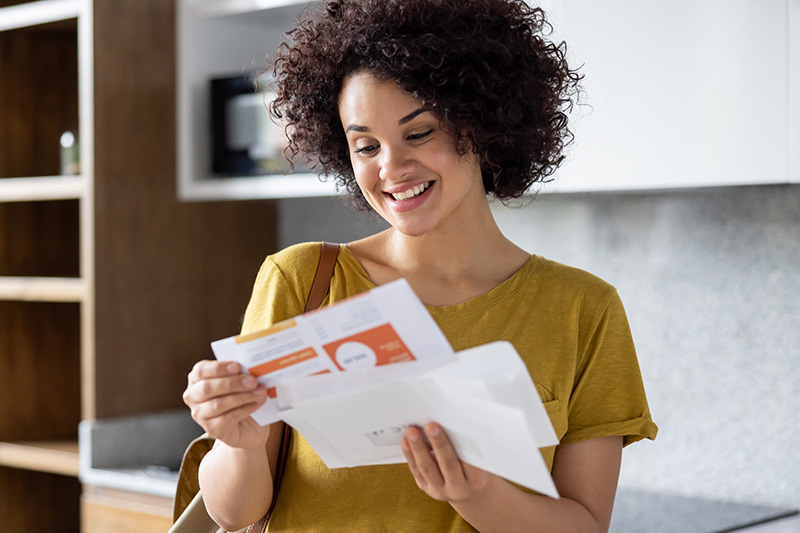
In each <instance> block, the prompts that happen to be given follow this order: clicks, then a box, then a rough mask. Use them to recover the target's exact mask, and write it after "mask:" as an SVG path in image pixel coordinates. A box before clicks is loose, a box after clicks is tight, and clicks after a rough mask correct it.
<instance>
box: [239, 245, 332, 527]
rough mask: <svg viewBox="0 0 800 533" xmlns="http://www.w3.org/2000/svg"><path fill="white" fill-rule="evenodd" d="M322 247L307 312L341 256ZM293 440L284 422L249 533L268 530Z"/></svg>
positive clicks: (322, 292) (320, 295)
mask: <svg viewBox="0 0 800 533" xmlns="http://www.w3.org/2000/svg"><path fill="white" fill-rule="evenodd" d="M321 248H322V250H321V251H320V256H319V264H318V265H317V272H316V274H314V281H313V283H311V291H310V292H309V294H308V300H306V308H305V312H306V313H307V312H308V311H313V310H314V309H317V308H318V307H319V306H320V305H322V301H323V300H324V299H325V295H326V294H328V291H329V290H330V286H331V278H332V277H333V269H334V267H335V266H336V258H337V257H338V256H339V245H338V244H334V243H330V242H323V243H321ZM291 440H292V428H290V427H289V426H287V425H286V424H284V425H283V437H282V440H281V451H280V453H279V454H278V467H277V469H276V471H275V479H274V480H273V484H272V502H271V503H270V504H269V510H268V511H267V514H265V515H264V516H263V518H261V520H259V521H258V522H256V523H255V524H253V525H251V526H250V527H248V528H247V533H264V532H265V531H266V530H267V523H268V522H269V517H270V516H272V510H273V509H275V504H276V503H277V501H278V489H280V487H281V481H283V473H284V471H285V470H286V458H287V457H288V456H289V444H290V442H291Z"/></svg>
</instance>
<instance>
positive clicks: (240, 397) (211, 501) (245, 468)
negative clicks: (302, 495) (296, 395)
mask: <svg viewBox="0 0 800 533" xmlns="http://www.w3.org/2000/svg"><path fill="white" fill-rule="evenodd" d="M183 399H184V402H185V403H186V405H188V406H189V407H190V408H191V410H192V418H194V420H195V421H196V422H197V423H198V424H200V426H202V427H203V429H205V430H206V431H207V432H208V433H209V435H211V436H212V437H215V438H216V439H217V440H216V442H215V443H214V448H213V449H212V450H211V451H210V452H208V454H206V456H205V457H204V458H203V461H202V462H201V463H200V472H199V481H200V490H201V491H202V493H203V501H204V502H205V504H206V509H207V510H208V513H209V515H211V517H212V518H213V519H214V520H215V521H216V522H217V524H219V525H220V526H222V527H223V528H224V529H225V530H227V531H237V530H239V529H241V528H243V527H246V526H248V525H250V524H252V523H253V522H256V521H258V520H259V519H260V518H261V517H262V516H264V513H265V512H266V511H267V509H268V508H269V504H270V501H271V500H272V472H273V471H274V470H275V466H276V464H277V457H278V450H279V448H280V442H281V434H282V430H283V423H282V422H278V423H275V424H271V425H270V426H265V427H262V426H259V425H258V424H257V423H256V422H255V420H253V419H252V418H250V414H251V413H252V412H253V411H255V410H256V409H258V407H260V406H261V405H263V403H264V402H265V401H266V399H267V394H266V389H264V387H263V386H260V385H258V384H257V383H256V381H255V379H254V378H253V377H252V376H249V375H246V374H241V373H240V367H239V365H238V364H236V363H224V362H220V361H200V362H199V363H197V365H195V367H194V369H192V372H191V373H190V374H189V384H188V386H187V387H186V391H185V392H184V394H183Z"/></svg>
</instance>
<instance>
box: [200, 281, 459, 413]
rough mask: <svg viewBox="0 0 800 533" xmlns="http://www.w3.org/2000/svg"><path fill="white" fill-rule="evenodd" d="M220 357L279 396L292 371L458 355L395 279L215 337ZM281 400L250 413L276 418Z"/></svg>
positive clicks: (438, 360) (434, 360)
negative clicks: (257, 327) (260, 326)
mask: <svg viewBox="0 0 800 533" xmlns="http://www.w3.org/2000/svg"><path fill="white" fill-rule="evenodd" d="M211 348H212V350H213V351H214V355H215V356H216V358H217V359H218V360H220V361H236V362H238V363H240V364H241V365H242V366H243V367H244V368H245V369H247V371H248V372H250V373H251V374H253V375H254V376H256V377H257V379H258V380H259V382H260V383H262V384H263V385H264V386H266V387H267V391H268V394H269V396H270V398H272V399H274V398H275V397H276V394H277V391H276V389H275V386H276V384H277V383H278V382H279V381H281V380H283V379H286V378H289V377H292V376H307V375H311V374H320V373H323V374H327V373H331V374H336V373H339V372H342V371H345V370H347V371H354V370H364V369H375V368H378V367H381V366H384V365H389V366H395V365H394V363H411V364H413V365H416V364H418V363H425V365H426V368H427V367H428V366H434V365H437V364H444V363H447V362H448V361H451V360H452V359H453V358H454V357H455V356H454V353H453V349H452V348H451V347H450V343H449V342H447V339H446V338H445V336H444V334H443V333H442V332H441V330H440V329H439V327H438V326H437V325H436V322H435V321H434V320H433V318H432V317H431V316H430V314H429V313H428V311H427V309H425V306H424V305H423V304H422V302H420V301H419V298H417V296H416V295H415V294H414V291H412V290H411V287H410V286H409V285H408V282H406V281H405V280H403V279H401V280H397V281H394V282H392V283H387V284H385V285H381V286H379V287H377V288H375V289H373V290H371V291H368V292H365V293H362V294H359V295H357V296H354V297H352V298H348V299H346V300H342V301H341V302H337V303H336V304H335V305H332V306H330V307H325V308H322V309H319V310H316V311H312V312H310V313H306V314H304V315H302V316H298V317H295V318H293V319H290V320H286V321H284V322H281V323H279V324H275V325H274V326H272V327H271V328H269V329H267V330H264V331H260V332H257V333H253V334H251V335H238V336H234V337H228V338H226V339H222V340H219V341H216V342H213V343H211ZM277 410H278V402H275V401H268V402H267V403H265V404H264V406H262V407H261V408H260V409H259V410H258V411H256V412H255V413H254V414H253V418H254V419H255V420H256V421H257V422H258V423H259V424H261V425H266V424H270V423H272V422H276V421H278V420H279V418H278V417H277Z"/></svg>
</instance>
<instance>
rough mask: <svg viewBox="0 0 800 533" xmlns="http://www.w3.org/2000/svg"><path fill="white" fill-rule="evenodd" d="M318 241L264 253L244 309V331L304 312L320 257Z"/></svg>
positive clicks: (253, 329)
mask: <svg viewBox="0 0 800 533" xmlns="http://www.w3.org/2000/svg"><path fill="white" fill-rule="evenodd" d="M320 250H321V247H320V243H318V242H317V243H314V242H311V243H301V244H295V245H292V246H289V247H288V248H284V249H283V250H281V251H279V252H276V253H274V254H271V255H269V256H267V258H266V259H265V260H264V262H263V263H262V265H261V269H260V270H259V271H258V276H257V277H256V281H255V283H254V285H253V293H252V295H251V297H250V303H249V304H248V306H247V311H246V312H245V320H244V327H243V328H242V332H243V333H247V332H251V331H255V330H258V329H263V328H265V327H268V326H269V325H271V324H274V323H276V322H279V321H281V320H285V319H287V318H291V317H293V316H296V315H298V314H300V313H302V312H303V308H304V307H305V301H306V297H307V295H308V292H309V290H310V289H311V284H312V283H313V280H314V273H315V272H316V269H317V264H318V263H319V257H320Z"/></svg>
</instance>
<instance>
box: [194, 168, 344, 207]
mask: <svg viewBox="0 0 800 533" xmlns="http://www.w3.org/2000/svg"><path fill="white" fill-rule="evenodd" d="M182 185H184V186H183V187H181V188H180V190H179V198H180V199H181V200H182V201H204V200H252V199H270V198H306V197H317V196H335V195H336V194H337V193H336V186H335V185H334V183H333V181H328V182H323V181H320V179H319V178H318V177H317V175H316V174H290V175H286V176H284V175H272V176H243V177H232V178H215V179H204V180H197V181H194V182H192V183H189V184H182Z"/></svg>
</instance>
